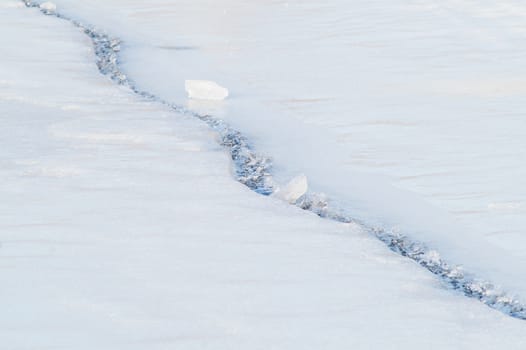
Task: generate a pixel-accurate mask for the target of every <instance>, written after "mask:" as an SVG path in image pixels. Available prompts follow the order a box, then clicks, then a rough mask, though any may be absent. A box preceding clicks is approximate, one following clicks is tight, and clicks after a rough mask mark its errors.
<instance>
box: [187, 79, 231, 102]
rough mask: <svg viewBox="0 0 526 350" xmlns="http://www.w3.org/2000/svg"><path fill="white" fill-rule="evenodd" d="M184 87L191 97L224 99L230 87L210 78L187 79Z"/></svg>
mask: <svg viewBox="0 0 526 350" xmlns="http://www.w3.org/2000/svg"><path fill="white" fill-rule="evenodd" d="M184 87H185V90H186V92H187V93H188V97H189V98H193V99H197V100H224V99H225V98H226V97H227V96H228V89H226V88H224V87H222V86H221V85H219V84H217V83H216V82H213V81H209V80H185V82H184Z"/></svg>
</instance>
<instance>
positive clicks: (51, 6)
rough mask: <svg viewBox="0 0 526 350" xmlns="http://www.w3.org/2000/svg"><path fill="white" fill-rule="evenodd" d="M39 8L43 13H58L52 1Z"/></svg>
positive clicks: (42, 4)
mask: <svg viewBox="0 0 526 350" xmlns="http://www.w3.org/2000/svg"><path fill="white" fill-rule="evenodd" d="M39 7H40V9H41V10H42V11H44V12H45V13H47V14H50V13H54V12H56V11H57V5H55V4H54V3H52V2H51V1H46V2H43V3H41V4H40V5H39Z"/></svg>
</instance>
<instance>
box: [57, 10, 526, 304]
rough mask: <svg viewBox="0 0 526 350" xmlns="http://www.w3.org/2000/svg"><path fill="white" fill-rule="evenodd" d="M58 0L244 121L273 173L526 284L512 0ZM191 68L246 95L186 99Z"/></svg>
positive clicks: (144, 81) (517, 32)
mask: <svg viewBox="0 0 526 350" xmlns="http://www.w3.org/2000/svg"><path fill="white" fill-rule="evenodd" d="M57 3H58V4H60V6H61V8H62V7H63V8H64V11H65V12H66V13H68V14H71V15H74V16H75V17H76V18H80V19H84V20H86V21H87V22H92V23H95V24H97V25H98V26H99V27H101V28H104V29H106V30H108V31H110V32H111V33H113V34H115V35H117V36H119V37H121V38H123V39H124V40H125V41H126V43H127V48H126V50H124V51H123V66H124V67H125V69H126V71H127V72H129V73H130V74H132V75H133V77H134V80H135V81H136V82H137V83H138V84H139V85H140V86H141V87H143V88H144V89H146V90H148V91H151V92H153V93H155V94H156V95H159V96H162V97H163V98H164V99H166V100H169V101H178V102H180V103H185V101H188V102H187V103H188V106H189V107H191V108H192V109H193V110H198V111H200V112H202V113H210V114H213V115H214V116H216V117H219V118H223V119H225V120H226V121H228V122H229V123H230V124H231V125H233V126H234V127H235V128H236V129H238V130H242V131H243V132H244V133H245V134H246V135H247V136H248V137H249V138H250V139H251V140H253V141H254V144H255V146H256V148H257V149H258V150H259V151H261V152H265V153H266V154H269V155H270V156H272V158H273V161H274V165H275V167H274V169H275V174H276V176H277V181H278V182H279V183H283V182H286V181H287V179H290V178H291V177H293V176H295V174H298V173H304V174H306V175H307V176H308V178H309V187H310V189H311V190H313V191H317V192H324V193H326V194H327V196H328V197H329V198H331V199H333V200H336V201H337V202H338V203H340V204H341V205H342V206H343V207H345V208H346V209H348V210H349V211H350V212H352V214H353V216H354V217H355V218H356V219H359V220H361V221H363V222H367V223H368V224H369V225H371V226H375V227H380V228H382V229H384V230H386V231H393V232H401V233H404V234H407V235H410V236H412V237H414V238H415V239H418V240H420V241H424V242H426V243H428V244H429V245H430V246H431V247H432V248H436V249H437V250H438V251H439V252H440V253H441V256H443V257H444V258H446V259H447V260H448V261H451V262H453V263H457V264H462V265H464V266H465V268H466V269H467V270H468V271H472V272H474V273H476V274H478V275H480V276H481V277H483V278H486V279H489V280H490V281H492V282H494V283H496V284H497V285H501V286H502V287H503V288H505V289H506V290H509V291H510V292H511V293H517V294H518V295H526V280H525V279H524V278H523V276H524V275H525V273H526V271H525V266H526V249H525V248H526V240H525V239H523V237H524V235H523V234H522V232H524V231H525V230H526V220H525V219H524V218H525V217H526V216H525V215H524V210H526V209H525V208H526V205H522V204H524V203H526V191H525V188H524V186H523V185H522V183H521V179H523V178H524V176H523V174H526V163H524V162H523V161H522V159H523V158H524V150H526V145H525V144H524V142H525V141H524V140H526V139H525V138H524V137H522V135H523V130H524V121H523V118H522V117H521V116H522V115H523V114H524V104H523V101H522V100H523V96H524V93H525V90H524V86H526V85H524V81H526V71H525V65H524V64H523V60H522V59H521V57H522V56H523V55H524V53H525V50H526V49H525V48H524V44H523V43H524V40H523V33H524V31H525V30H526V28H525V23H526V21H525V20H524V19H525V18H526V8H525V6H524V4H523V3H522V2H521V1H517V0H503V1H499V2H498V4H497V3H495V2H492V1H481V2H473V1H468V0H460V1H458V0H451V1H438V0H430V1H426V2H422V1H417V2H414V3H411V4H408V3H407V2H406V1H403V0H394V1H375V2H370V1H365V0H359V1H352V2H348V1H342V0H338V1H334V2H328V3H320V2H319V1H315V0H312V1H288V2H286V3H285V2H280V1H273V2H257V3H253V2H240V1H236V0H224V1H221V2H220V5H215V4H216V3H215V2H213V3H212V2H210V1H204V0H203V1H193V0H192V1H190V0H188V1H178V2H177V3H173V2H170V1H168V0H158V1H155V2H148V6H147V7H146V6H145V2H144V1H142V0H134V1H126V2H124V1H111V2H108V1H102V0H93V1H90V3H89V4H88V3H86V2H82V1H57ZM93 4H95V5H96V6H94V5H93ZM218 7H221V8H222V9H223V11H218V10H217V8H218ZM197 19H198V20H197ZM488 23H491V25H489V24H488ZM161 33H180V34H179V35H178V36H174V35H161ZM180 48H188V49H185V50H181V49H180ZM174 62H177V68H178V69H174ZM188 77H207V78H209V79H211V80H213V81H220V82H221V83H222V84H224V85H225V86H228V88H229V89H230V90H232V91H239V92H242V94H239V95H236V99H232V100H230V101H229V103H228V104H211V103H207V101H198V100H187V98H186V92H185V91H184V89H183V88H182V86H183V82H184V80H185V79H186V78H188ZM176 82H180V83H176ZM174 85H175V86H181V89H179V90H177V89H174ZM509 202H513V203H518V204H520V205H518V206H516V207H514V209H509V210H494V209H492V208H491V203H509Z"/></svg>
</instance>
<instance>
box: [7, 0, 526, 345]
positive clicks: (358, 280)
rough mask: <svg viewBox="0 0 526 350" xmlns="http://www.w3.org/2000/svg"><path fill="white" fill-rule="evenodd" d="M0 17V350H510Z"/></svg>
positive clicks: (390, 261)
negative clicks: (253, 187)
mask: <svg viewBox="0 0 526 350" xmlns="http://www.w3.org/2000/svg"><path fill="white" fill-rule="evenodd" d="M115 3H118V2H115ZM14 4H15V3H14V2H9V1H6V2H5V6H3V5H4V4H2V6H0V33H1V34H0V54H1V57H2V58H3V64H2V65H0V76H1V77H2V78H1V80H0V119H1V120H2V125H3V127H2V128H1V129H0V144H1V146H0V164H1V165H2V166H1V167H0V178H1V181H0V196H1V198H2V201H0V218H1V221H0V243H1V246H0V275H1V276H2V281H4V283H3V288H1V290H0V303H1V304H2V313H1V315H0V338H1V339H2V344H3V345H2V346H3V347H4V348H6V349H9V350H11V349H34V348H68V349H94V348H96V349H112V350H113V349H116V348H117V349H118V348H126V349H173V348H177V349H203V348H210V349H233V348H235V349H243V348H251V349H269V348H274V349H293V348H297V349H320V348H332V349H341V348H343V347H350V348H358V349H369V348H374V349H376V348H385V349H393V348H394V349H399V348H404V349H420V348H422V347H426V348H431V349H444V348H448V349H474V348H475V349H495V348H506V349H523V348H524V347H525V346H526V344H525V340H524V334H525V332H526V328H525V327H526V325H525V323H524V322H521V321H518V320H514V319H511V318H509V317H506V316H504V315H502V314H500V313H498V312H496V311H494V310H491V309H489V308H487V307H485V306H484V305H482V304H480V303H478V302H476V301H474V300H469V299H466V298H463V297H461V296H459V295H456V294H455V293H452V292H451V291H448V290H445V289H444V288H443V287H442V286H441V285H440V284H439V283H438V282H437V281H436V279H435V278H434V277H433V276H431V275H430V274H428V273H427V272H426V271H424V270H423V269H421V268H420V267H418V266H416V265H415V264H413V263H412V262H410V261H408V260H407V259H404V258H401V257H399V256H397V255H395V254H393V253H391V252H389V251H387V250H386V249H385V247H384V245H383V244H381V243H379V242H377V241H376V240H374V239H372V238H371V237H370V236H368V235H366V234H364V233H363V232H361V230H360V228H359V227H357V226H355V225H352V224H341V223H333V222H327V221H323V220H320V219H319V218H317V217H316V216H314V215H310V214H308V213H306V212H304V211H300V210H298V209H297V208H294V207H291V206H289V205H288V204H286V203H283V202H281V201H278V200H275V199H273V198H270V197H262V196H257V195H255V194H254V193H253V192H251V191H249V190H248V189H247V188H246V187H244V186H242V185H241V184H239V183H237V182H235V181H234V180H233V178H232V175H231V174H230V172H229V169H230V166H231V165H230V161H229V157H228V155H227V154H225V153H224V151H223V150H222V148H220V147H219V146H218V144H217V142H216V140H215V137H216V136H217V135H215V134H214V133H212V132H211V131H210V129H209V128H208V127H207V126H206V125H204V124H203V123H201V122H199V121H198V120H196V119H193V118H188V117H185V116H181V115H177V114H175V113H173V111H172V110H170V109H168V108H166V107H164V106H161V105H158V104H157V103H155V102H148V101H144V100H140V99H139V98H138V97H137V96H136V95H135V94H133V93H131V92H130V91H128V90H127V89H125V88H123V87H119V86H116V85H115V84H114V82H112V81H109V80H108V79H105V78H103V77H102V76H101V75H100V74H99V72H98V68H97V66H96V65H95V63H94V62H95V57H94V53H93V51H92V49H91V46H90V45H91V42H90V40H89V39H88V38H87V37H86V36H85V35H84V34H83V33H82V32H80V31H78V30H76V29H74V28H73V27H72V26H70V25H68V24H67V23H66V22H62V21H57V20H56V19H55V18H52V17H48V16H42V15H40V14H39V13H38V12H37V11H36V10H27V9H22V8H19V7H17V6H15V5H14ZM69 4H70V5H69V6H72V5H71V4H74V3H73V2H69ZM123 4H124V2H123ZM61 6H62V4H61ZM148 6H150V3H148V4H145V8H148ZM123 9H124V7H123ZM105 13H107V12H106V11H102V10H101V13H100V17H101V18H103V17H104V16H105V15H104V14H105ZM79 16H80V14H79ZM44 33H45V35H44ZM43 38H45V40H44V39H43ZM240 91H242V90H240ZM201 107H202V106H201ZM207 108H210V107H207ZM212 108H214V106H212Z"/></svg>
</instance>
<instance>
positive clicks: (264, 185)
mask: <svg viewBox="0 0 526 350" xmlns="http://www.w3.org/2000/svg"><path fill="white" fill-rule="evenodd" d="M21 1H22V2H23V3H24V4H25V5H26V6H27V7H33V8H39V7H40V3H39V2H36V1H32V0H21ZM40 10H41V12H42V13H44V14H45V15H50V16H55V17H57V18H60V19H63V20H66V21H68V22H70V23H72V24H73V25H74V26H76V27H78V28H80V29H81V30H83V31H84V33H85V34H86V35H88V36H89V37H90V39H91V40H92V42H93V47H94V51H95V56H96V63H97V67H98V69H99V71H100V72H101V74H103V75H106V76H108V77H109V78H110V79H111V80H112V81H114V82H115V83H117V84H119V85H122V86H125V87H128V88H129V89H130V90H132V91H133V92H134V93H136V94H138V95H140V96H141V97H143V98H145V99H147V100H150V101H155V102H158V103H160V104H163V105H165V106H167V107H169V108H171V109H173V110H174V111H176V112H178V113H182V114H185V115H190V116H193V117H196V118H199V119H200V120H202V121H203V122H205V123H206V124H207V125H208V126H209V127H211V128H212V129H213V130H214V131H216V132H217V133H218V135H219V136H220V144H221V145H222V146H223V147H225V148H226V149H227V150H228V151H229V153H230V156H231V158H232V161H233V163H234V168H235V173H236V179H237V180H238V181H239V182H241V183H242V184H244V185H246V186H247V187H248V188H250V189H251V190H253V191H255V192H257V193H259V194H263V195H270V194H272V193H273V192H274V190H275V186H274V184H273V179H272V175H271V168H272V161H271V159H270V158H269V157H266V156H264V155H261V154H258V153H257V152H255V151H254V150H253V149H252V147H251V145H250V143H249V141H248V139H247V138H246V137H245V136H244V135H243V134H242V133H241V132H239V131H237V130H235V129H233V128H232V127H231V126H230V125H229V124H228V123H226V122H225V121H223V120H221V119H217V118H214V117H213V116H211V115H201V114H198V113H196V112H193V111H191V110H188V109H186V108H184V107H182V106H179V105H177V104H174V103H171V102H169V101H166V100H163V99H161V98H159V97H157V96H155V95H153V94H151V93H149V92H147V91H143V90H140V89H139V88H138V87H137V86H136V85H135V84H134V82H133V81H132V80H130V79H129V78H128V77H127V76H126V74H124V72H123V71H122V70H121V69H120V66H119V51H120V45H121V40H120V39H118V38H114V37H111V36H109V35H108V34H106V33H104V32H102V31H99V30H97V29H96V28H94V27H92V26H89V25H85V24H83V23H81V22H79V21H77V20H74V19H72V18H69V17H67V16H65V15H62V14H61V13H60V12H57V11H48V10H46V9H40ZM293 204H294V205H296V206H298V207H299V208H301V209H303V210H307V211H310V212H313V213H315V214H316V215H318V216H319V217H322V218H327V219H330V220H334V221H338V222H342V223H356V224H358V225H360V226H361V227H363V228H364V229H365V230H366V231H368V232H369V233H371V234H372V235H374V236H375V237H377V238H378V239H379V240H380V241H382V242H383V243H385V244H386V245H387V247H388V248H389V249H390V250H392V251H393V252H395V253H397V254H400V255H402V256H404V257H407V258H409V259H411V260H413V261H415V262H416V263H418V264H419V265H420V266H422V267H424V268H426V269H427V270H428V271H430V272H431V273H433V274H434V275H436V276H437V277H439V278H440V280H441V281H442V282H443V283H445V284H446V286H447V287H449V288H450V289H452V290H456V291H458V292H461V293H462V294H463V295H465V296H467V297H470V298H474V299H477V300H479V301H480V302H482V303H484V304H485V305H487V306H489V307H491V308H493V309H496V310H499V311H501V312H503V313H504V314H506V315H509V316H511V317H514V318H518V319H521V320H526V304H524V303H522V302H521V300H520V299H519V298H518V297H516V296H513V295H511V294H509V293H507V292H505V291H503V290H502V289H500V288H499V287H497V286H495V285H494V284H492V283H490V282H489V281H486V280H483V279H480V278H477V277H476V276H474V275H472V274H469V273H467V272H465V271H463V269H462V267H461V266H459V265H451V264H449V263H448V262H446V261H445V260H444V259H443V258H441V257H440V254H439V253H438V252H437V251H435V250H433V249H430V248H429V247H427V246H426V244H425V243H423V242H418V241H415V240H413V239H411V238H409V237H408V236H406V235H403V234H400V233H397V232H391V231H386V230H384V229H382V228H375V227H369V226H367V225H366V224H364V223H362V222H359V221H357V220H355V219H353V218H352V216H351V215H349V214H348V213H346V212H345V211H344V210H342V209H340V208H338V207H337V206H334V205H331V204H330V201H329V200H328V199H327V198H326V197H325V196H324V195H323V194H316V193H307V194H306V195H304V196H303V197H301V198H300V199H298V200H297V201H296V202H295V203H293Z"/></svg>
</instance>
